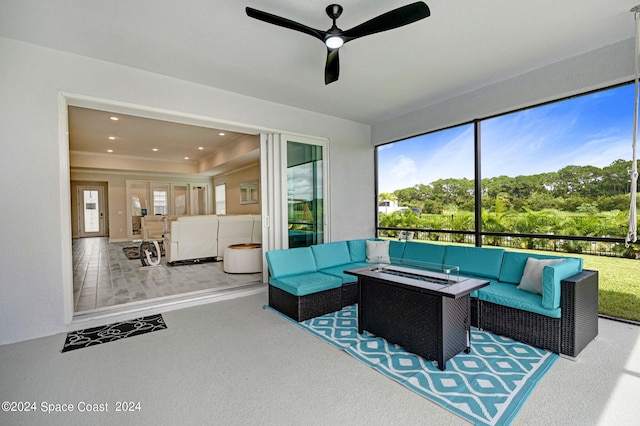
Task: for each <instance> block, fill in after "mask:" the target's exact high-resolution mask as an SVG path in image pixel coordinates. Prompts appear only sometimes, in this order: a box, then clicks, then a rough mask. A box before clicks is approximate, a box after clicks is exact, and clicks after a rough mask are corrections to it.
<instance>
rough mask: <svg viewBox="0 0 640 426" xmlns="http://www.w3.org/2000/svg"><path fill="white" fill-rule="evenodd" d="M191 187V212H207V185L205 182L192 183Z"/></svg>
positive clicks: (194, 213) (196, 213) (195, 213)
mask: <svg viewBox="0 0 640 426" xmlns="http://www.w3.org/2000/svg"><path fill="white" fill-rule="evenodd" d="M191 189H192V191H191V214H192V215H194V216H195V215H202V214H209V213H208V212H209V198H208V197H207V194H208V193H209V186H208V185H206V184H204V185H193V186H192V188H191Z"/></svg>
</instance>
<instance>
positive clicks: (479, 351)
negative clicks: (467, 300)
mask: <svg viewBox="0 0 640 426" xmlns="http://www.w3.org/2000/svg"><path fill="white" fill-rule="evenodd" d="M265 308H267V309H270V310H273V311H274V312H277V311H275V310H274V309H272V308H270V307H269V306H265ZM278 313H279V312H278ZM280 315H282V314H280ZM282 316H283V317H285V318H287V319H289V320H290V321H291V322H293V323H294V324H297V325H299V326H300V327H302V328H303V329H305V330H307V331H308V332H310V333H311V334H313V335H315V336H317V337H320V338H321V339H323V340H325V341H327V342H329V343H330V344H331V345H333V346H335V347H336V348H339V349H342V350H344V351H345V352H347V353H348V354H349V355H351V356H353V357H354V358H356V359H358V360H360V361H362V362H363V363H365V364H366V365H368V366H370V367H372V368H374V369H375V370H377V371H379V372H380V373H382V374H384V375H386V376H387V377H389V378H391V379H393V380H395V381H397V382H398V383H400V384H402V385H403V386H405V387H406V388H408V389H410V390H412V391H414V392H416V393H417V394H419V395H421V396H423V397H425V398H427V399H429V400H430V401H433V402H435V403H436V404H438V405H440V406H442V407H444V408H446V409H447V410H449V411H451V412H453V413H455V414H457V415H458V416H460V417H462V418H464V419H466V420H468V421H470V422H471V423H474V424H479V425H504V424H510V423H511V422H512V421H513V419H514V418H515V416H516V415H517V414H518V412H519V411H520V409H521V408H522V406H523V405H524V403H525V401H526V399H527V398H528V397H529V395H530V394H531V392H532V391H533V389H534V388H535V386H536V384H537V383H538V382H539V381H540V379H541V378H542V377H543V376H544V375H545V374H546V373H547V371H549V369H550V368H551V366H552V365H553V363H554V362H555V361H556V360H557V359H558V355H557V354H554V353H551V352H548V351H545V350H543V349H539V348H536V347H533V346H529V345H526V344H524V343H520V342H517V341H515V340H512V339H509V338H506V337H502V336H497V335H495V334H492V333H488V332H484V331H479V330H477V329H472V331H471V353H469V354H465V353H464V352H462V353H460V354H458V355H456V356H455V357H453V358H452V359H451V360H449V361H448V362H447V368H446V370H445V371H440V370H439V369H438V367H437V366H436V365H434V363H433V362H431V361H428V360H425V359H424V358H421V357H419V356H417V355H414V354H412V353H410V352H407V351H405V350H404V349H402V348H401V347H399V346H397V345H394V344H390V343H388V342H387V341H386V340H385V339H382V338H379V337H376V336H374V335H372V334H369V333H366V332H365V333H364V334H363V335H360V334H358V312H357V309H356V305H351V306H348V307H346V308H344V309H342V310H341V311H338V312H333V313H330V314H327V315H324V316H321V317H317V318H312V319H310V320H307V321H304V322H301V323H298V322H296V321H294V320H292V319H290V318H289V317H287V316H285V315H282Z"/></svg>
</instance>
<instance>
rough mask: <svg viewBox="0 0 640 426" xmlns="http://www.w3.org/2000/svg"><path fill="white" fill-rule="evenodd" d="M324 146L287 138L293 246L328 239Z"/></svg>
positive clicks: (290, 245) (289, 204)
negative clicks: (325, 223)
mask: <svg viewBox="0 0 640 426" xmlns="http://www.w3.org/2000/svg"><path fill="white" fill-rule="evenodd" d="M323 167H324V161H323V147H322V146H321V145H313V144H307V143H301V142H295V141H292V140H289V141H287V217H288V219H287V221H288V235H289V247H290V248H293V247H306V246H310V245H312V244H321V243H323V242H324V192H325V188H324V176H323V175H324V172H323V170H324V169H323Z"/></svg>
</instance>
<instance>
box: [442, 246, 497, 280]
mask: <svg viewBox="0 0 640 426" xmlns="http://www.w3.org/2000/svg"><path fill="white" fill-rule="evenodd" d="M446 247H447V249H446V251H445V255H444V262H443V263H444V264H445V265H449V266H459V267H460V275H468V274H471V275H476V276H478V277H485V278H494V279H497V278H498V276H499V275H500V267H501V266H502V255H503V254H504V252H505V250H504V249H498V248H482V247H463V246H446Z"/></svg>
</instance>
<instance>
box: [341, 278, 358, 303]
mask: <svg viewBox="0 0 640 426" xmlns="http://www.w3.org/2000/svg"><path fill="white" fill-rule="evenodd" d="M354 303H358V283H357V282H352V283H344V284H342V307H343V308H344V307H345V306H350V305H353V304H354Z"/></svg>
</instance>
